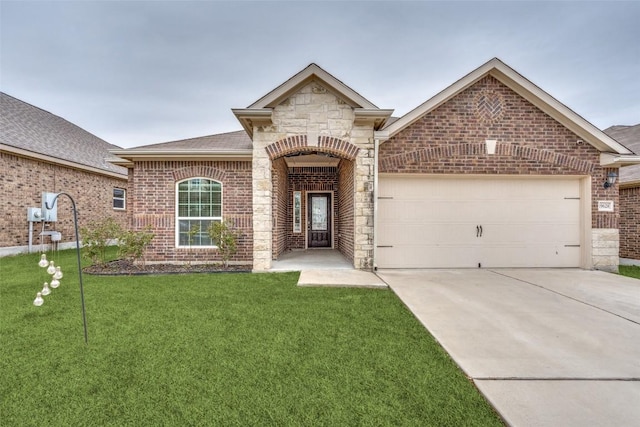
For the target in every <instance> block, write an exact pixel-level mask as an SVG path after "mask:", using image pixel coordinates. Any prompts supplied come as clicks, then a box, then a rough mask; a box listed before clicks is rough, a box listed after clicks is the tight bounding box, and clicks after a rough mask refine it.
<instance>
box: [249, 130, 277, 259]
mask: <svg viewBox="0 0 640 427" xmlns="http://www.w3.org/2000/svg"><path fill="white" fill-rule="evenodd" d="M267 135H268V134H265V133H263V132H261V131H259V130H258V129H257V128H256V129H255V130H254V139H253V163H252V169H253V170H252V176H253V270H254V271H265V270H269V269H270V268H271V257H272V254H271V246H272V244H273V243H272V238H271V234H272V218H271V216H272V212H271V194H272V183H271V160H270V159H269V156H268V155H267V152H266V150H265V147H266V146H267V144H268V137H267Z"/></svg>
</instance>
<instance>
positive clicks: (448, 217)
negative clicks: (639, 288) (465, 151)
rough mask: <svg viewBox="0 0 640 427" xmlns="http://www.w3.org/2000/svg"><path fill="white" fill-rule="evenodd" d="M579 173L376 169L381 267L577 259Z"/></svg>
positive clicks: (564, 263) (574, 263)
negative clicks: (432, 173)
mask: <svg viewBox="0 0 640 427" xmlns="http://www.w3.org/2000/svg"><path fill="white" fill-rule="evenodd" d="M580 206H581V201H580V180H579V178H518V177H491V178H489V177H478V176H475V177H470V178H457V177H456V178H453V177H438V178H436V177H425V176H415V175H413V176H411V175H409V176H397V175H393V176H392V175H381V176H380V178H379V191H378V225H377V233H378V237H377V253H376V262H377V266H378V267H379V268H467V267H476V268H477V267H578V266H579V265H580V258H581V248H580V227H581V226H580Z"/></svg>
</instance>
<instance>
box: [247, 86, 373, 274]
mask: <svg viewBox="0 0 640 427" xmlns="http://www.w3.org/2000/svg"><path fill="white" fill-rule="evenodd" d="M354 118H355V116H354V112H353V108H352V107H351V106H350V105H348V104H346V103H345V102H343V101H342V100H341V99H339V98H337V97H336V96H335V95H334V94H333V93H331V91H329V90H327V89H326V88H325V87H323V86H322V85H321V84H320V83H319V82H315V81H314V82H311V83H309V84H307V85H306V86H304V87H302V88H301V89H300V90H299V91H298V92H297V93H296V94H293V95H291V96H290V97H289V98H287V99H285V100H284V101H283V102H281V103H280V104H279V105H277V106H275V107H274V109H273V112H272V115H271V124H269V125H254V127H253V162H252V164H253V187H254V192H253V232H254V246H253V255H254V264H253V267H254V269H255V270H268V269H269V268H270V267H271V259H272V257H273V252H272V246H273V238H272V231H273V229H272V227H273V222H272V215H273V213H272V191H273V182H272V179H271V172H272V169H271V158H270V156H269V152H268V151H267V147H269V146H272V145H273V144H277V143H278V142H279V141H283V140H287V139H288V138H298V139H295V140H292V139H289V141H292V142H296V143H298V142H300V141H301V140H300V138H304V144H303V145H304V147H302V146H301V147H300V150H301V151H305V150H307V151H308V150H314V149H316V148H317V149H318V151H322V152H328V153H332V154H338V155H341V154H344V156H343V157H347V158H349V157H348V156H349V155H350V152H349V153H347V152H346V151H348V150H349V147H348V145H350V146H355V147H357V148H358V151H357V154H356V156H355V167H354V171H353V172H354V186H355V192H356V194H355V197H354V215H355V234H356V237H355V239H354V246H355V247H354V266H355V267H356V268H364V269H370V268H371V267H372V265H373V262H372V256H373V198H372V195H371V193H372V191H373V177H374V174H373V126H372V125H371V124H368V125H356V124H354ZM344 147H346V148H344ZM345 150H346V151H345ZM362 193H368V194H362Z"/></svg>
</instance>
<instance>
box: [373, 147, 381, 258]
mask: <svg viewBox="0 0 640 427" xmlns="http://www.w3.org/2000/svg"><path fill="white" fill-rule="evenodd" d="M379 145H380V139H378V138H374V140H373V271H376V270H378V264H377V262H376V259H377V258H376V256H377V253H378V146H379Z"/></svg>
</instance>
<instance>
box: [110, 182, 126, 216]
mask: <svg viewBox="0 0 640 427" xmlns="http://www.w3.org/2000/svg"><path fill="white" fill-rule="evenodd" d="M116 190H122V197H116V195H115V192H116ZM111 195H112V196H113V198H112V201H111V207H112V208H113V209H114V210H116V211H124V210H126V209H127V189H126V188H120V187H113V191H112V192H111ZM116 200H122V207H121V208H118V207H116V206H115V202H116Z"/></svg>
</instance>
